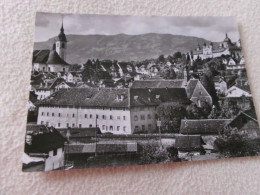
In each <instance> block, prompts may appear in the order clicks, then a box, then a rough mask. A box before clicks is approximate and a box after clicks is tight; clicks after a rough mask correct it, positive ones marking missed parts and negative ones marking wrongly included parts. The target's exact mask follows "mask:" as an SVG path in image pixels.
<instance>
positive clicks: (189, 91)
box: [186, 79, 199, 98]
mask: <svg viewBox="0 0 260 195" xmlns="http://www.w3.org/2000/svg"><path fill="white" fill-rule="evenodd" d="M198 82H199V80H198V79H190V80H189V82H188V85H187V89H186V91H187V96H188V98H191V96H192V94H193V92H194V90H195V88H196V86H197V84H198Z"/></svg>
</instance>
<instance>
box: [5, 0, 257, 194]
mask: <svg viewBox="0 0 260 195" xmlns="http://www.w3.org/2000/svg"><path fill="white" fill-rule="evenodd" d="M61 2H62V3H61ZM259 3H260V2H259V0H247V1H245V0H211V1H210V3H209V1H208V0H193V1H183V0H175V1H171V0H161V1H157V0H128V1H126V0H108V1H103V0H88V1H80V0H63V1H60V0H45V1H42V0H23V1H22V0H12V1H7V0H4V1H0V13H1V14H0V26H1V28H0V42H1V44H0V48H1V52H0V59H1V60H0V65H1V71H0V80H1V82H0V90H1V95H0V106H1V109H0V123H1V125H0V132H1V134H0V140H1V142H0V154H1V156H0V164H1V169H0V194H8V195H10V194H19V195H20V194H43V193H44V194H86V193H87V194H140V195H143V194H259V191H260V186H259V178H260V166H259V164H260V157H251V158H234V159H223V160H213V161H203V162H202V161H201V162H189V163H173V164H165V165H163V164H160V165H147V166H132V167H118V168H104V169H87V170H72V171H54V172H48V173H22V171H21V167H22V163H21V157H22V153H23V147H24V135H25V127H26V122H25V121H26V116H27V112H26V111H27V108H26V103H27V100H28V96H29V93H28V89H29V83H30V72H31V67H32V51H33V40H34V38H33V36H34V23H35V21H34V17H35V12H36V11H45V12H64V13H82V14H83V13H88V14H94V13H96V14H122V15H123V14H124V15H179V16H188V15H194V16H207V15H209V16H237V21H238V23H239V27H240V28H239V29H240V34H241V36H242V38H241V40H242V46H243V48H244V55H245V60H246V67H247V70H248V71H247V73H248V76H249V81H250V86H251V88H252V92H253V96H254V100H255V106H256V109H257V113H258V116H260V115H259V114H260V109H259V108H260V87H258V86H259V85H260V80H259V75H260V66H259V62H260V55H259V52H260V47H259V46H260V37H259V36H260V34H259V32H260V25H259V18H260V6H259ZM58 27H60V25H58ZM65 33H66V31H65ZM209 33H210V32H209ZM56 34H57V33H56ZM7 162H8V163H7Z"/></svg>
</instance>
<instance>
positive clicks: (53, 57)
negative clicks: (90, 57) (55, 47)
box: [47, 51, 69, 65]
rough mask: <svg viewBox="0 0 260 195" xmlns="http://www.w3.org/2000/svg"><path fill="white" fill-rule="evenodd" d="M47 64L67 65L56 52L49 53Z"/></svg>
mask: <svg viewBox="0 0 260 195" xmlns="http://www.w3.org/2000/svg"><path fill="white" fill-rule="evenodd" d="M47 64H53V65H55V64H62V65H69V64H68V63H67V62H65V61H64V60H63V59H61V58H60V56H59V54H58V53H57V52H56V51H51V52H50V54H49V57H48V60H47Z"/></svg>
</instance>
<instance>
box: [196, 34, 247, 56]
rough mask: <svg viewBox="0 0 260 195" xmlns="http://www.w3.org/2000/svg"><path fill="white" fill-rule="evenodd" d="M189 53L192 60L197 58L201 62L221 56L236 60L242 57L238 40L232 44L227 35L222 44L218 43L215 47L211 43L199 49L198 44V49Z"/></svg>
mask: <svg viewBox="0 0 260 195" xmlns="http://www.w3.org/2000/svg"><path fill="white" fill-rule="evenodd" d="M191 53H192V57H193V60H196V59H198V58H200V59H202V60H204V59H207V58H216V57H220V56H221V55H230V56H232V57H234V58H237V59H238V58H241V57H242V53H241V43H240V40H239V41H238V42H237V43H233V42H232V41H231V39H230V38H229V37H228V34H227V33H226V37H225V39H224V40H223V42H221V43H219V45H215V44H213V43H212V42H211V43H210V44H208V45H207V44H206V43H204V44H203V46H202V47H201V46H200V45H199V44H198V47H197V48H196V49H195V50H194V51H192V52H191Z"/></svg>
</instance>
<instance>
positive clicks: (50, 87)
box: [33, 78, 64, 100]
mask: <svg viewBox="0 0 260 195" xmlns="http://www.w3.org/2000/svg"><path fill="white" fill-rule="evenodd" d="M62 82H64V80H63V79H62V78H55V79H52V80H48V81H47V80H45V83H40V85H35V86H33V87H34V89H35V94H36V95H37V99H38V100H42V99H44V98H46V97H48V96H50V95H51V94H53V93H54V92H55V91H56V86H57V85H59V84H60V83H62Z"/></svg>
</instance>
